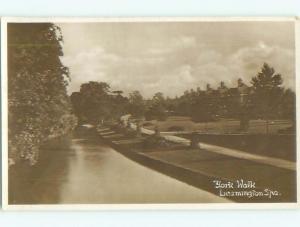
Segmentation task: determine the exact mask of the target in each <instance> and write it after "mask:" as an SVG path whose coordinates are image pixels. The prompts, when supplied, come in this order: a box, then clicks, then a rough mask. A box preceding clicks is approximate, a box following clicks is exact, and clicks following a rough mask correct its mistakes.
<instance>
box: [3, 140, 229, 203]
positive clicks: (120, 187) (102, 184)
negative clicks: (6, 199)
mask: <svg viewBox="0 0 300 227" xmlns="http://www.w3.org/2000/svg"><path fill="white" fill-rule="evenodd" d="M41 152H43V151H41ZM47 152H48V153H49V151H47ZM47 152H45V153H47ZM50 153H51V152H50ZM50 156H51V158H47V159H45V160H42V161H41V162H42V164H41V165H40V166H38V167H36V169H35V170H34V171H31V172H32V173H31V174H30V177H29V178H28V177H25V178H24V177H23V178H22V177H20V176H19V178H22V179H19V183H16V182H17V181H15V183H14V181H13V180H12V182H13V183H11V184H10V185H11V186H10V188H9V193H10V203H12V204H103V203H112V204H113V203H210V202H224V201H225V200H223V199H221V198H219V197H217V196H215V195H213V194H211V193H208V192H206V191H203V190H200V189H198V188H195V187H192V186H190V185H187V184H185V183H183V182H180V181H178V180H176V179H173V178H171V177H168V176H166V175H163V174H161V173H158V172H156V171H154V170H151V169H149V168H147V167H144V166H142V165H140V164H138V163H135V162H134V161H132V160H130V159H128V158H126V157H124V156H123V155H121V154H120V153H118V152H117V151H115V150H114V149H112V148H111V147H109V146H108V145H106V144H105V143H103V142H100V141H98V140H97V141H96V140H95V139H91V138H88V137H82V138H80V137H79V138H78V137H77V138H74V137H73V138H72V139H71V142H70V143H69V144H68V146H65V147H64V148H60V150H59V149H55V150H53V152H52V154H51V155H50ZM52 156H53V157H54V158H53V157H52ZM11 177H13V176H11ZM15 177H16V176H15ZM15 180H17V179H15ZM20 180H21V181H23V182H22V183H20ZM25 181H26V182H25Z"/></svg>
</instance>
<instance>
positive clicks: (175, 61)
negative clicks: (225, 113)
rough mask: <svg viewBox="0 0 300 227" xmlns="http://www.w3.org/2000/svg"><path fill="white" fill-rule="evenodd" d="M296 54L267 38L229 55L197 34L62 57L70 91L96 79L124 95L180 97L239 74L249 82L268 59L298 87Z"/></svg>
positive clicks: (233, 79) (286, 82) (232, 82)
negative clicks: (129, 49) (134, 49)
mask: <svg viewBox="0 0 300 227" xmlns="http://www.w3.org/2000/svg"><path fill="white" fill-rule="evenodd" d="M294 55H295V54H294V51H293V50H291V49H288V48H283V47H280V46H277V45H268V44H266V43H265V42H263V41H258V42H257V43H256V44H254V45H251V46H243V47H241V48H239V49H236V50H235V51H233V52H231V53H230V54H224V53H222V52H221V51H220V50H219V49H214V48H212V47H211V46H210V47H209V46H208V45H206V44H205V43H203V42H201V43H200V42H199V41H197V39H196V38H195V37H193V36H178V37H173V38H172V39H170V40H169V41H168V42H164V43H157V45H153V46H151V47H147V48H145V49H143V50H141V51H140V52H138V54H136V55H128V56H126V55H121V54H120V53H117V52H110V51H108V50H107V49H105V48H104V47H102V46H100V45H98V46H94V48H90V49H86V50H84V51H81V52H78V53H77V54H75V55H74V54H73V55H69V56H68V55H67V56H65V57H63V58H62V61H63V63H64V64H65V65H66V66H68V67H70V71H71V78H72V83H71V85H70V87H69V92H73V91H76V90H79V87H80V85H81V84H82V83H85V82H88V81H92V80H93V81H104V82H107V83H109V84H110V85H111V87H112V89H121V90H124V91H125V93H129V92H131V91H133V90H139V91H141V93H142V94H143V95H144V96H145V97H147V98H149V97H151V96H152V95H153V94H154V93H156V92H158V91H161V92H163V93H164V94H165V95H166V96H171V97H174V96H175V95H178V96H180V95H181V94H182V93H183V92H184V91H185V90H190V89H192V88H193V89H195V88H196V87H201V88H202V89H204V88H205V86H206V84H207V83H209V84H211V85H212V87H217V86H218V84H219V83H220V81H224V82H225V83H226V84H227V86H236V81H237V79H238V78H242V79H243V80H244V81H245V82H246V83H248V84H249V82H250V80H251V78H252V77H253V76H255V75H256V74H257V72H258V71H259V70H260V68H261V67H262V65H263V63H264V62H266V63H268V64H269V65H271V66H272V67H274V68H275V71H276V72H277V73H281V74H282V76H283V79H284V85H285V86H287V87H290V88H293V87H294V77H295V72H294V71H295V63H294V59H295V56H294Z"/></svg>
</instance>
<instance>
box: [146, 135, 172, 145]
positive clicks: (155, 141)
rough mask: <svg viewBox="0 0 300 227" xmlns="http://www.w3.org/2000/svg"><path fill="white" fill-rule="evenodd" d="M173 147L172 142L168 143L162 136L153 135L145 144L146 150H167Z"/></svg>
mask: <svg viewBox="0 0 300 227" xmlns="http://www.w3.org/2000/svg"><path fill="white" fill-rule="evenodd" d="M171 145H172V143H171V142H169V141H167V140H166V139H165V138H163V137H161V136H156V135H152V136H149V137H147V138H146V139H145V140H144V142H143V146H144V147H145V148H166V147H170V146H171Z"/></svg>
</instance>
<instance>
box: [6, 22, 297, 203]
mask: <svg viewBox="0 0 300 227" xmlns="http://www.w3.org/2000/svg"><path fill="white" fill-rule="evenodd" d="M1 31H2V32H1V42H2V44H1V54H2V65H1V68H2V76H1V92H2V176H3V177H2V179H3V184H2V201H3V206H4V208H7V209H9V208H10V207H11V208H18V207H22V209H26V208H28V209H29V208H32V207H39V208H43V207H44V208H49V207H51V206H53V205H55V207H66V208H71V209H73V208H75V209H76V208H81V209H85V208H86V209H88V208H89V205H91V206H93V207H95V208H106V207H108V208H109V205H118V207H120V208H126V206H127V205H128V206H130V205H139V206H137V207H141V208H147V207H151V206H152V205H153V204H156V207H159V206H161V207H164V205H166V206H165V207H169V208H174V207H176V208H181V207H182V208H184V207H189V206H190V207H192V208H193V207H194V208H205V207H207V206H208V205H209V204H212V205H213V204H214V205H220V207H225V208H226V207H229V206H230V207H234V206H235V205H238V204H244V205H245V206H246V205H247V204H248V205H249V204H250V205H256V207H258V208H259V207H260V205H261V206H263V205H265V204H267V205H268V204H270V205H272V204H274V205H275V204H277V205H278V204H279V205H280V204H282V205H284V204H285V205H298V200H297V192H298V187H297V184H298V181H297V148H296V140H297V138H296V19H295V18H269V19H268V18H230V17H228V18H106V19H103V18H102V19H100V18H93V19H88V18H68V19H67V18H64V19H62V18H44V19H38V18H35V19H33V18H31V19H30V18H3V19H2V21H1ZM98 205H99V206H98ZM215 207H218V206H215ZM270 207H271V206H270Z"/></svg>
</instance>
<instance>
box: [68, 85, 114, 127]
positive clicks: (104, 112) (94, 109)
mask: <svg viewBox="0 0 300 227" xmlns="http://www.w3.org/2000/svg"><path fill="white" fill-rule="evenodd" d="M109 89H110V87H109V85H108V84H107V83H104V82H95V81H90V82H88V83H84V84H82V85H81V86H80V91H79V92H74V93H72V95H71V101H72V104H73V108H74V111H76V115H77V116H78V117H79V119H80V122H81V123H91V124H98V123H99V122H101V121H104V120H107V119H109V118H110V117H111V114H110V113H111V110H112V102H111V98H110V95H109Z"/></svg>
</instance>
